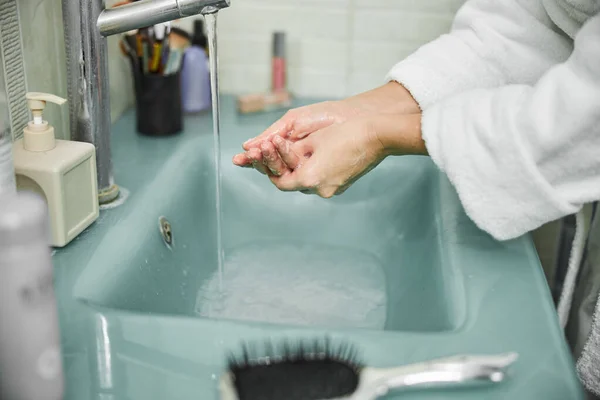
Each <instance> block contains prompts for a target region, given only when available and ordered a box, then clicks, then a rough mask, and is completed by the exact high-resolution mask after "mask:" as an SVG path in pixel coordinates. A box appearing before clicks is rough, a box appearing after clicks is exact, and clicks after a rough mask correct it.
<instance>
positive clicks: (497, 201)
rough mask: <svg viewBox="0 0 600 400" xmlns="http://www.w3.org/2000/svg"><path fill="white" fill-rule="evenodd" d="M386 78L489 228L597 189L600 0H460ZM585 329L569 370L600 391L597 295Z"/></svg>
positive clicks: (553, 213)
mask: <svg viewBox="0 0 600 400" xmlns="http://www.w3.org/2000/svg"><path fill="white" fill-rule="evenodd" d="M422 1H425V0H422ZM388 79H390V80H396V81H398V82H400V83H401V84H403V85H404V86H405V87H406V88H407V89H408V90H409V91H410V92H411V94H412V95H413V97H414V98H415V100H416V101H417V102H418V103H419V105H420V107H421V109H422V111H423V116H422V132H423V138H424V140H425V143H426V146H427V149H428V151H429V154H430V155H431V158H432V159H433V161H434V162H435V163H436V164H437V166H438V167H439V168H440V169H441V170H442V171H444V172H445V173H446V174H447V175H448V178H449V179H450V181H451V182H452V183H453V185H454V186H455V188H456V190H457V192H458V195H459V197H460V199H461V202H462V204H463V206H464V208H465V210H466V212H467V214H468V215H469V217H470V218H471V219H472V220H473V221H474V222H475V223H476V224H477V225H478V226H479V227H480V228H481V229H483V230H485V231H487V232H488V233H490V234H491V235H492V236H494V237H495V238H497V239H500V240H504V239H511V238H514V237H517V236H519V235H522V234H524V233H526V232H528V231H531V230H533V229H535V228H537V227H539V226H540V225H542V224H544V223H546V222H549V221H552V220H555V219H558V218H560V217H563V216H566V215H570V214H574V213H576V212H578V211H579V210H580V209H581V208H582V206H583V204H585V203H588V202H592V201H598V200H600V0H469V1H467V2H466V3H465V5H464V6H463V7H462V8H461V9H460V10H459V12H458V13H457V16H456V19H455V21H454V24H453V26H452V31H451V32H450V33H449V34H447V35H443V36H441V37H440V38H438V39H437V40H435V41H433V42H431V43H429V44H427V45H425V46H423V47H421V48H420V49H419V50H418V51H416V52H415V53H414V54H413V55H411V56H409V57H408V58H407V59H405V60H404V61H402V62H400V63H398V64H397V65H396V66H394V67H393V68H392V70H391V71H390V73H389V75H388ZM597 225H599V226H600V223H599V224H597ZM599 229H600V228H599ZM581 243H583V240H582V241H581ZM599 262H600V261H599ZM596 267H597V268H598V269H600V265H596ZM575 275H576V274H574V275H573V277H575ZM572 282H573V285H574V282H575V280H574V279H573V280H572ZM565 285H567V283H565ZM595 296H596V297H595V298H597V296H598V294H597V293H596V294H595ZM561 300H562V299H561ZM565 303H566V304H568V305H570V300H569V301H567V302H565ZM565 312H566V313H568V310H567V311H565ZM563 314H565V313H563ZM565 315H566V314H565ZM590 319H591V316H590ZM588 325H589V324H588ZM594 329H595V330H594ZM594 329H591V331H590V330H588V332H586V333H585V335H586V336H587V337H589V338H590V340H589V341H588V344H590V343H592V345H590V346H586V347H587V348H588V351H587V353H586V354H583V355H581V357H580V363H579V364H578V370H579V372H580V376H581V377H582V380H583V381H584V383H585V384H586V387H587V388H588V389H589V390H590V391H592V392H594V393H596V394H597V395H600V303H599V305H598V306H597V308H596V314H595V327H594ZM590 332H591V333H590ZM594 340H595V341H597V343H595V342H594ZM590 349H591V353H590ZM590 354H591V355H590ZM578 356H579V355H578ZM582 360H584V361H585V360H587V361H586V362H587V364H586V365H585V366H582V365H581V364H582V362H583V361H582ZM590 365H591V367H590ZM594 367H595V368H594Z"/></svg>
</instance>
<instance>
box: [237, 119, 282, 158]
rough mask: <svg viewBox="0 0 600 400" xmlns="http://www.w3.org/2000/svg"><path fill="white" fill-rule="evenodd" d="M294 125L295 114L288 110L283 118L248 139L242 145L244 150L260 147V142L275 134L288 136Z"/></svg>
mask: <svg viewBox="0 0 600 400" xmlns="http://www.w3.org/2000/svg"><path fill="white" fill-rule="evenodd" d="M292 125H293V116H292V114H290V113H289V112H288V113H287V114H286V115H284V116H283V117H282V118H281V119H279V120H278V121H276V122H275V123H274V124H273V125H271V126H270V127H268V128H267V129H266V130H265V131H264V132H263V133H261V134H260V135H258V136H256V137H254V138H252V139H249V140H247V141H246V142H245V143H244V144H243V145H242V147H243V148H244V150H250V149H252V148H255V147H259V146H260V143H262V142H263V141H264V140H269V139H271V138H272V137H273V136H287V135H288V133H289V131H290V130H291V129H292V128H291V127H292Z"/></svg>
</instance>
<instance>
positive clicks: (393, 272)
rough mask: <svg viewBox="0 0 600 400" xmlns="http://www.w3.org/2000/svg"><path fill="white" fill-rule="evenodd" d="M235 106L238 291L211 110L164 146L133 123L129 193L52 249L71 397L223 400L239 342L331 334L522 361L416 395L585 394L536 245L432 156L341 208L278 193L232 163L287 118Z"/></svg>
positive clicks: (230, 125)
mask: <svg viewBox="0 0 600 400" xmlns="http://www.w3.org/2000/svg"><path fill="white" fill-rule="evenodd" d="M223 103H224V106H225V107H224V108H225V110H224V117H223V119H224V122H223V143H224V149H223V167H224V170H223V201H224V203H223V210H224V218H223V219H224V227H223V231H224V245H225V256H226V270H225V274H224V277H223V278H224V279H223V287H224V289H225V295H224V297H222V298H220V297H218V296H216V295H215V293H216V292H217V291H216V290H215V289H216V288H218V287H219V284H220V282H219V276H218V274H217V273H216V269H217V267H216V266H217V262H216V255H217V252H216V237H215V232H216V228H215V224H216V218H215V199H214V170H213V160H212V155H211V154H212V147H211V146H212V136H211V134H212V132H211V122H210V118H209V117H208V116H199V117H193V118H188V119H187V120H186V132H185V133H184V134H183V135H180V136H177V137H171V138H160V139H157V138H154V139H152V138H143V137H140V136H138V135H136V134H135V133H133V132H132V129H133V126H134V115H133V114H132V113H128V114H126V115H125V116H124V117H123V118H122V119H121V120H120V121H119V122H118V123H117V124H116V126H115V130H114V132H113V135H114V139H113V140H114V145H113V149H114V150H113V153H114V158H115V174H116V177H117V181H118V183H119V184H120V185H122V186H123V187H124V188H126V189H127V191H129V198H128V199H127V201H126V202H125V203H124V204H123V205H122V206H120V207H118V208H114V209H111V210H106V211H103V212H102V215H101V218H100V219H99V220H98V221H97V223H96V224H94V226H92V227H91V228H90V229H88V230H87V231H86V232H85V233H84V234H83V235H82V236H80V238H78V239H77V240H76V241H75V242H73V243H72V244H71V245H69V246H68V247H67V248H65V249H62V250H60V251H58V252H57V254H56V255H55V257H54V260H55V269H56V282H57V294H58V299H59V302H60V306H61V326H62V330H63V348H64V352H65V360H66V368H67V374H68V377H69V385H68V389H69V398H73V399H78V400H79V399H85V398H101V397H102V396H104V397H107V396H108V397H110V396H113V398H132V399H137V398H156V399H158V398H173V399H175V398H177V399H179V398H181V399H189V398H202V399H207V400H211V399H213V398H214V399H216V398H217V397H216V391H215V390H216V389H215V387H216V386H215V379H216V377H218V376H219V375H220V374H221V373H222V371H223V367H224V361H225V355H226V354H227V353H229V352H231V351H235V349H237V348H239V344H240V343H241V342H243V341H245V340H252V339H257V340H264V338H265V337H269V338H274V337H275V338H289V337H304V338H306V337H308V338H311V337H315V336H318V337H322V336H323V335H325V334H327V335H329V336H331V337H333V338H338V339H340V340H349V341H352V342H353V343H355V344H356V345H357V346H358V347H359V348H360V349H361V354H362V355H363V357H364V359H365V361H366V362H368V363H369V364H371V365H374V366H390V365H397V364H402V363H408V362H416V361H421V360H423V359H427V358H432V357H439V356H444V355H449V354H453V353H457V352H463V353H464V352H489V353H491V352H504V351H517V352H519V353H520V355H521V357H520V359H519V363H518V365H516V366H515V372H516V376H515V378H514V379H513V381H511V382H507V383H506V384H505V385H503V386H502V387H501V388H497V389H495V390H492V391H487V392H485V393H482V392H481V391H475V392H470V391H456V392H453V393H452V394H449V393H442V392H431V393H429V394H425V395H413V394H411V395H405V396H404V397H402V398H412V396H416V397H414V398H419V399H423V398H427V399H438V398H439V399H441V398H444V399H447V398H451V397H452V396H455V397H456V398H457V399H458V398H461V399H468V398H473V399H474V398H482V397H484V398H486V399H503V398H511V399H531V398H544V399H561V400H562V399H566V398H569V399H577V398H581V397H579V396H581V393H580V388H579V385H578V383H577V381H576V377H575V373H574V370H573V367H572V361H571V360H570V356H569V354H568V350H567V348H566V345H565V343H564V339H563V337H562V334H561V332H560V330H559V327H558V324H557V321H556V317H555V315H554V311H553V307H552V303H551V298H550V295H549V292H548V289H547V288H546V286H545V282H544V278H543V274H542V272H541V268H540V266H539V261H538V260H537V257H536V255H535V251H534V248H533V246H532V244H531V241H530V239H529V238H528V237H523V238H520V239H517V240H514V241H510V242H506V243H499V242H496V241H494V240H493V239H491V238H490V237H489V236H488V235H486V234H484V233H483V232H481V231H479V230H478V229H477V228H476V227H475V226H474V224H473V223H472V222H471V221H470V220H469V219H468V218H467V216H466V215H465V214H464V211H463V210H462V208H461V206H460V203H459V202H458V199H457V196H456V194H455V192H454V191H453V189H452V187H451V186H450V184H449V183H448V182H447V180H446V179H445V177H443V175H441V174H440V173H439V172H438V171H437V169H436V168H435V166H434V165H433V164H432V163H431V161H430V160H428V159H427V158H421V157H406V158H395V159H389V160H386V161H385V162H384V163H382V164H381V165H380V166H379V167H378V168H376V169H375V170H374V171H372V172H371V173H370V174H369V175H367V176H366V177H365V178H363V179H362V180H361V181H359V182H357V184H356V185H355V186H353V187H352V188H351V189H350V190H348V191H347V192H346V193H345V194H344V195H343V196H339V197H336V198H334V199H331V200H324V199H320V198H317V197H315V196H306V195H303V194H298V193H294V194H292V193H282V192H279V191H277V189H275V188H274V187H273V186H272V185H271V184H270V183H269V182H268V180H267V179H266V178H265V177H264V176H261V175H259V174H258V173H256V172H253V171H250V170H244V169H237V168H235V167H233V166H232V165H231V164H230V162H229V160H230V159H231V156H233V154H234V152H235V151H236V150H237V149H238V148H239V143H241V142H242V141H243V140H244V139H246V138H248V137H250V136H251V135H255V134H257V133H258V132H260V130H261V129H263V128H264V127H266V126H267V125H268V124H269V123H270V122H271V121H272V120H273V119H274V118H276V117H277V115H276V114H271V115H262V116H254V117H239V116H237V115H235V113H233V99H231V98H225V99H224V102H223ZM161 217H163V218H165V219H166V220H167V221H168V222H169V225H170V228H171V234H172V239H173V241H172V243H171V244H167V243H165V242H164V240H163V236H162V235H161V231H160V224H159V219H160V218H161ZM274 340H275V339H274ZM556 377H560V379H556ZM115 396H116V397H115ZM390 398H392V397H390Z"/></svg>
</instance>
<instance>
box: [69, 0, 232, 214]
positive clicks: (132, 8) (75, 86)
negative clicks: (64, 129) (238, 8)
mask: <svg viewBox="0 0 600 400" xmlns="http://www.w3.org/2000/svg"><path fill="white" fill-rule="evenodd" d="M229 5H230V0H141V1H137V2H133V3H130V4H126V5H123V6H121V7H116V8H112V9H104V0H62V8H63V19H64V30H65V47H66V57H67V92H68V98H69V119H70V123H71V140H79V141H83V142H88V143H92V144H93V145H94V146H96V164H97V173H98V197H99V201H100V203H101V204H102V203H108V202H111V201H113V200H114V199H115V198H117V196H118V195H119V187H118V186H117V185H116V184H115V182H114V178H113V172H112V160H111V154H110V126H111V120H110V96H109V85H108V57H107V47H106V36H110V35H115V34H118V33H123V32H127V31H129V30H133V29H138V28H144V27H148V26H151V25H155V24H158V23H162V22H167V21H172V20H174V19H178V18H184V17H189V16H193V15H197V14H212V13H215V12H217V11H219V10H220V9H222V8H226V7H229Z"/></svg>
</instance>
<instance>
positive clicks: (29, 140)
mask: <svg viewBox="0 0 600 400" xmlns="http://www.w3.org/2000/svg"><path fill="white" fill-rule="evenodd" d="M25 98H26V99H27V106H28V107H29V109H30V110H31V113H32V114H33V121H30V122H29V123H28V124H27V126H26V127H25V129H23V147H24V148H25V150H29V151H49V150H52V149H53V148H54V147H55V146H56V141H55V139H54V128H53V127H52V126H51V125H48V122H47V121H44V120H43V112H44V108H46V102H48V101H49V102H51V103H54V104H58V105H62V104H65V103H66V102H67V100H65V99H63V98H61V97H58V96H55V95H53V94H48V93H38V92H29V93H27V94H26V96H25Z"/></svg>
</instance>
